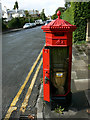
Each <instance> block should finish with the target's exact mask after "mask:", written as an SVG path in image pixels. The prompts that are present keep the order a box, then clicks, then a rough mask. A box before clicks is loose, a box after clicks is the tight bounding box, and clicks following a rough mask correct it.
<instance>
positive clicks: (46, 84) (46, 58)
mask: <svg viewBox="0 0 90 120" xmlns="http://www.w3.org/2000/svg"><path fill="white" fill-rule="evenodd" d="M43 96H44V100H45V101H48V102H50V50H49V49H47V48H43Z"/></svg>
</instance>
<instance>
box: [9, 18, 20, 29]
mask: <svg viewBox="0 0 90 120" xmlns="http://www.w3.org/2000/svg"><path fill="white" fill-rule="evenodd" d="M20 27H22V25H21V21H20V19H19V18H13V19H12V20H11V21H9V22H8V28H11V29H14V28H20Z"/></svg>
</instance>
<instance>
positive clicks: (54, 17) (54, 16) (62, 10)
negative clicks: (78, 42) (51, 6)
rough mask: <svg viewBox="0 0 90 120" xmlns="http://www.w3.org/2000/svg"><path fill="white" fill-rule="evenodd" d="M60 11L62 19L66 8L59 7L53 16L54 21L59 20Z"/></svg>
mask: <svg viewBox="0 0 90 120" xmlns="http://www.w3.org/2000/svg"><path fill="white" fill-rule="evenodd" d="M58 10H59V11H60V12H61V16H60V18H62V13H63V12H64V11H65V8H63V7H59V8H58V9H57V10H56V11H55V14H54V15H52V17H51V18H52V19H56V18H58V16H57V11H58Z"/></svg>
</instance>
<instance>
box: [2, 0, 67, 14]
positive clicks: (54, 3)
mask: <svg viewBox="0 0 90 120" xmlns="http://www.w3.org/2000/svg"><path fill="white" fill-rule="evenodd" d="M0 2H1V3H2V10H4V6H6V7H7V9H10V10H11V9H13V7H14V4H15V2H16V0H0ZM17 2H18V5H19V9H24V10H33V9H34V10H39V11H40V12H41V11H42V9H44V10H45V15H46V16H48V15H53V14H54V13H55V11H56V9H57V8H58V7H64V3H65V2H64V0H17Z"/></svg>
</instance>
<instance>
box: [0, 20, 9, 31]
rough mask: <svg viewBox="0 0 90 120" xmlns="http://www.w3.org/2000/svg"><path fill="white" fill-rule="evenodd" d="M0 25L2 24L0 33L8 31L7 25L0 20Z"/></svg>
mask: <svg viewBox="0 0 90 120" xmlns="http://www.w3.org/2000/svg"><path fill="white" fill-rule="evenodd" d="M0 24H2V31H5V30H7V29H8V27H7V25H6V24H5V23H4V21H3V20H2V22H1V19H0Z"/></svg>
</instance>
